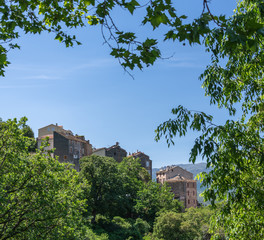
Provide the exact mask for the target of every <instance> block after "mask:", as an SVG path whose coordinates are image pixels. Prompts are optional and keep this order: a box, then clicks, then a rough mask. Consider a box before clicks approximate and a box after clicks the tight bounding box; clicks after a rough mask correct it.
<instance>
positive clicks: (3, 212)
mask: <svg viewBox="0 0 264 240" xmlns="http://www.w3.org/2000/svg"><path fill="white" fill-rule="evenodd" d="M25 123H26V118H22V119H21V120H20V121H19V122H17V120H16V119H14V120H7V121H6V122H1V125H0V196H1V197H0V239H80V237H84V236H85V232H86V231H87V232H89V229H87V228H84V227H82V222H83V220H82V215H81V212H82V209H83V207H84V205H85V202H84V201H83V200H80V198H79V195H80V193H81V188H80V185H79V184H78V182H77V176H78V175H77V172H76V171H75V170H73V169H72V167H70V166H68V165H65V164H61V163H59V161H57V160H56V159H54V158H51V157H50V155H49V154H45V153H44V152H43V149H44V145H43V146H42V147H41V149H40V150H37V152H36V153H34V154H31V153H29V151H28V146H30V145H31V141H30V139H29V138H28V137H25V136H24V126H25ZM81 228H83V231H84V232H82V231H80V229H81Z"/></svg>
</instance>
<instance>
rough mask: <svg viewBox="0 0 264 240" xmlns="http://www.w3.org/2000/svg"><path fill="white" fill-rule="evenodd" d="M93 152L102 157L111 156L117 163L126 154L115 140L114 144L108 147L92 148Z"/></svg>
mask: <svg viewBox="0 0 264 240" xmlns="http://www.w3.org/2000/svg"><path fill="white" fill-rule="evenodd" d="M93 154H94V155H98V156H103V157H112V158H114V159H115V160H116V161H117V162H119V163H120V162H121V161H122V160H123V158H124V157H126V156H127V152H126V150H125V149H123V148H121V147H120V146H119V142H116V144H115V145H113V146H111V147H108V148H105V147H104V148H98V149H95V150H93Z"/></svg>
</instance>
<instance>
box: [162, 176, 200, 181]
mask: <svg viewBox="0 0 264 240" xmlns="http://www.w3.org/2000/svg"><path fill="white" fill-rule="evenodd" d="M166 182H197V181H196V180H191V179H187V178H185V177H183V176H181V175H180V174H178V175H177V176H175V177H174V178H171V179H168V180H166Z"/></svg>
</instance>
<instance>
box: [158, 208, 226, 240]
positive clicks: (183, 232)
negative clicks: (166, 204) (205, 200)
mask: <svg viewBox="0 0 264 240" xmlns="http://www.w3.org/2000/svg"><path fill="white" fill-rule="evenodd" d="M214 214H215V211H214V210H213V209H212V208H210V207H202V208H189V209H186V211H185V212H184V213H175V212H171V211H169V212H163V213H162V214H160V216H158V217H157V218H156V219H155V224H154V229H153V238H154V239H156V238H157V239H164V240H165V239H166V240H170V239H174V240H177V239H179V240H209V239H211V234H210V233H209V225H210V218H211V217H212V216H213V215H214ZM216 234H217V236H218V238H217V239H219V240H220V239H223V240H224V239H225V237H224V235H223V232H221V231H220V230H219V229H218V230H217V232H216Z"/></svg>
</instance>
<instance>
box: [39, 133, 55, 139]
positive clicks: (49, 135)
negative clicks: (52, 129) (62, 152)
mask: <svg viewBox="0 0 264 240" xmlns="http://www.w3.org/2000/svg"><path fill="white" fill-rule="evenodd" d="M46 137H48V138H49V139H53V134H48V135H43V136H41V137H40V138H41V139H43V138H46Z"/></svg>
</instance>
